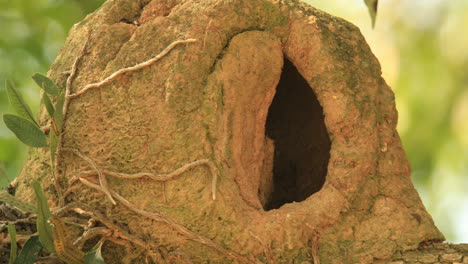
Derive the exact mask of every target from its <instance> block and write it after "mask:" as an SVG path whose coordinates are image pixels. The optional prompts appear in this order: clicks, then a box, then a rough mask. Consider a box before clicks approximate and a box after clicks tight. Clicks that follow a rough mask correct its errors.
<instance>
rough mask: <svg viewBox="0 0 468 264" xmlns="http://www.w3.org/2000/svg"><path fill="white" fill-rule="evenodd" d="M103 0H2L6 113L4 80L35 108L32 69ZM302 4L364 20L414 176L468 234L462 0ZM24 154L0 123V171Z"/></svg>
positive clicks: (467, 87)
mask: <svg viewBox="0 0 468 264" xmlns="http://www.w3.org/2000/svg"><path fill="white" fill-rule="evenodd" d="M102 2H103V0H35V1H33V0H15V1H7V0H0V32H2V34H0V112H1V113H5V112H10V113H11V112H12V109H9V107H8V102H7V96H6V93H5V89H4V85H3V84H4V80H5V78H10V79H12V80H13V81H14V82H15V84H16V87H17V88H18V89H19V90H20V91H21V92H22V93H23V95H25V97H26V98H25V99H26V101H27V102H28V103H29V104H30V105H31V106H33V109H34V110H33V111H35V114H37V109H38V104H39V89H38V88H37V86H36V85H35V84H34V83H33V81H32V79H31V75H32V74H33V73H35V72H41V73H45V72H46V71H47V70H48V68H49V66H50V64H51V63H52V61H53V60H54V58H55V57H56V55H57V53H58V51H59V49H60V48H61V47H62V45H63V43H64V41H65V38H66V35H67V32H68V30H69V29H70V28H71V26H72V25H73V24H74V23H76V22H78V21H79V20H81V19H82V18H83V17H84V16H85V15H86V14H87V13H90V12H92V11H93V10H95V9H96V8H97V7H99V6H100V5H101V4H102ZM306 2H308V3H310V4H312V5H313V6H315V7H317V8H320V9H322V10H324V11H326V12H328V13H330V14H333V15H336V16H340V17H343V18H345V19H347V20H348V21H351V22H352V23H354V24H356V25H357V26H359V27H360V28H361V31H362V33H363V35H364V36H365V38H366V39H367V41H368V43H369V45H370V46H371V49H372V50H373V52H374V53H375V54H376V56H377V57H378V59H379V61H380V62H381V64H382V72H383V76H384V78H385V79H386V81H387V83H388V84H389V85H390V86H391V87H392V89H393V90H394V92H395V96H396V102H397V109H398V111H399V125H398V130H399V133H400V136H401V138H402V141H403V145H404V147H405V150H406V153H407V155H408V158H409V160H410V163H411V167H412V171H413V174H412V179H413V181H414V182H415V185H416V187H417V189H418V191H419V193H420V194H421V197H422V199H423V201H424V203H425V205H426V207H427V208H428V210H429V211H430V213H431V214H432V216H433V217H434V219H435V222H436V224H437V225H438V226H439V228H440V229H441V230H442V231H443V232H444V234H445V235H446V236H447V238H448V239H449V240H451V241H454V242H462V241H464V242H468V225H466V223H468V191H467V190H468V177H467V175H468V34H467V30H468V1H466V0H451V1H444V0H413V1H403V0H381V1H379V18H378V19H377V22H376V26H375V29H372V28H371V23H370V18H369V15H368V13H367V8H366V7H365V5H364V1H362V0H352V1H350V0H333V1H330V0H306ZM25 152H26V148H25V147H24V146H23V145H22V144H20V143H19V141H18V140H17V139H16V138H15V137H14V135H13V134H12V133H11V132H10V131H8V130H7V129H6V127H5V125H4V124H3V122H0V170H1V168H2V166H4V168H5V171H6V174H7V176H8V178H9V179H10V180H12V179H13V178H14V177H16V175H17V174H18V172H19V169H20V167H21V163H22V162H23V160H24V157H25ZM1 163H3V164H1ZM0 174H1V171H0ZM6 184H7V182H6V180H4V179H2V180H0V185H1V186H5V185H6Z"/></svg>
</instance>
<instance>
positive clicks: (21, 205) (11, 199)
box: [0, 190, 37, 214]
mask: <svg viewBox="0 0 468 264" xmlns="http://www.w3.org/2000/svg"><path fill="white" fill-rule="evenodd" d="M0 201H2V202H4V203H7V204H9V205H11V206H14V207H16V208H18V209H20V210H22V211H25V212H28V213H31V214H35V213H37V208H36V206H34V205H32V204H28V203H26V202H23V201H21V200H19V199H17V198H16V197H15V196H13V195H11V194H9V193H8V192H7V191H4V190H2V191H0Z"/></svg>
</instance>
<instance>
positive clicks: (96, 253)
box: [84, 242, 105, 264]
mask: <svg viewBox="0 0 468 264" xmlns="http://www.w3.org/2000/svg"><path fill="white" fill-rule="evenodd" d="M101 247H102V242H99V243H98V244H97V245H96V246H94V247H93V248H92V249H91V250H90V251H88V252H87V253H86V256H85V259H84V263H85V264H105V262H104V258H103V257H102V254H101Z"/></svg>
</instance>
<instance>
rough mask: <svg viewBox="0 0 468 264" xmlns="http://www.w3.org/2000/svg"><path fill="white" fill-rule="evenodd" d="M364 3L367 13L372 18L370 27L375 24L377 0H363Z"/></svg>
mask: <svg viewBox="0 0 468 264" xmlns="http://www.w3.org/2000/svg"><path fill="white" fill-rule="evenodd" d="M364 2H365V3H366V6H367V9H369V15H370V17H371V19H372V28H373V27H374V26H375V18H376V16H377V7H378V4H379V0H364Z"/></svg>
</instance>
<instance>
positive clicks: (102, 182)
mask: <svg viewBox="0 0 468 264" xmlns="http://www.w3.org/2000/svg"><path fill="white" fill-rule="evenodd" d="M62 150H63V151H66V152H70V153H73V154H75V155H77V156H78V157H80V158H81V159H83V160H85V161H87V162H88V163H89V164H91V166H92V167H93V168H94V170H96V172H97V174H98V178H99V184H100V185H101V186H102V189H103V193H104V194H105V195H106V196H107V198H109V200H110V201H111V202H112V204H114V205H115V204H117V203H116V202H115V200H114V198H112V195H111V194H110V192H109V186H108V183H107V178H106V176H104V175H103V174H102V172H101V170H100V169H99V168H98V166H97V165H96V162H94V161H93V160H92V159H91V158H89V157H86V156H85V155H83V154H82V153H81V152H79V151H78V150H76V149H72V148H62Z"/></svg>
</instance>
